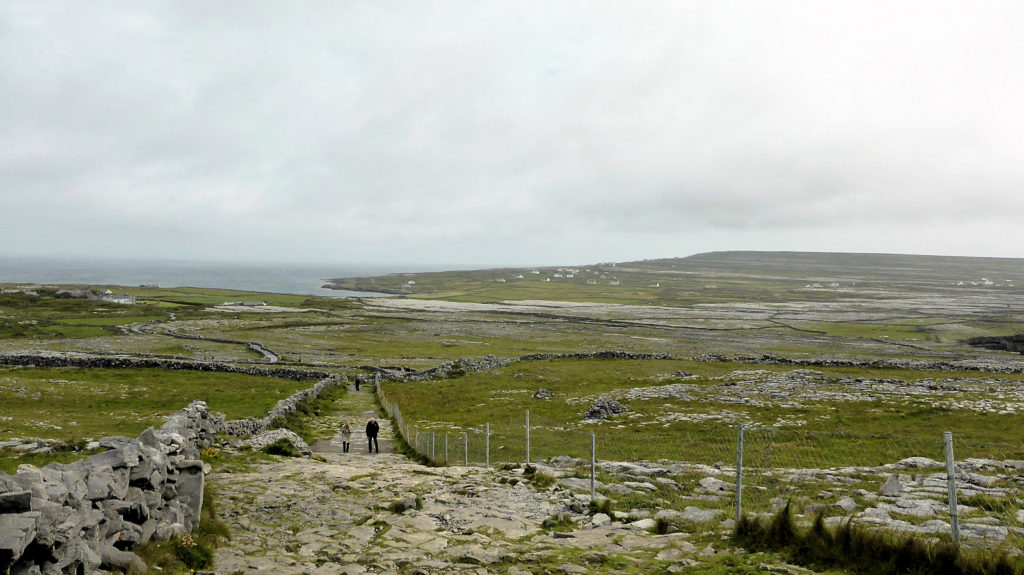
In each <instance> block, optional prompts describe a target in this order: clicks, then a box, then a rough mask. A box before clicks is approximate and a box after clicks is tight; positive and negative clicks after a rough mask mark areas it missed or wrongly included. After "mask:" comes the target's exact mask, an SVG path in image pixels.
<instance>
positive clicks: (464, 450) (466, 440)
mask: <svg viewBox="0 0 1024 575" xmlns="http://www.w3.org/2000/svg"><path fill="white" fill-rule="evenodd" d="M462 454H463V455H465V456H466V467H469V433H468V432H463V433H462Z"/></svg>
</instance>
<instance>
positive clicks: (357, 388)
mask: <svg viewBox="0 0 1024 575" xmlns="http://www.w3.org/2000/svg"><path fill="white" fill-rule="evenodd" d="M356 391H359V378H358V377H357V378H356Z"/></svg>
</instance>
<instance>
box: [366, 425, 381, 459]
mask: <svg viewBox="0 0 1024 575" xmlns="http://www.w3.org/2000/svg"><path fill="white" fill-rule="evenodd" d="M378 432H380V424H379V423H377V420H376V419H374V418H372V417H371V418H370V421H368V422H366V442H367V449H368V450H369V452H370V453H373V451H374V449H373V448H375V447H376V448H377V453H380V445H378V444H377V433H378Z"/></svg>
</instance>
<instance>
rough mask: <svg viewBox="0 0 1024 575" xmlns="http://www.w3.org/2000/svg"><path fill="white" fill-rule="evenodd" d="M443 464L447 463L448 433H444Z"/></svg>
mask: <svg viewBox="0 0 1024 575" xmlns="http://www.w3.org/2000/svg"><path fill="white" fill-rule="evenodd" d="M444 464H445V465H448V434H447V433H445V434H444Z"/></svg>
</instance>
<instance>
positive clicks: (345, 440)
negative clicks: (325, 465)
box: [341, 421, 352, 453]
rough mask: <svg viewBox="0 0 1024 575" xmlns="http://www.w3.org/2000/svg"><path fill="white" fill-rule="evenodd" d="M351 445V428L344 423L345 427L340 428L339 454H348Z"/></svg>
mask: <svg viewBox="0 0 1024 575" xmlns="http://www.w3.org/2000/svg"><path fill="white" fill-rule="evenodd" d="M351 445H352V427H351V426H350V425H349V424H348V422H347V421H346V422H345V425H342V426H341V452H342V453H348V450H349V447H350V446H351Z"/></svg>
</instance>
